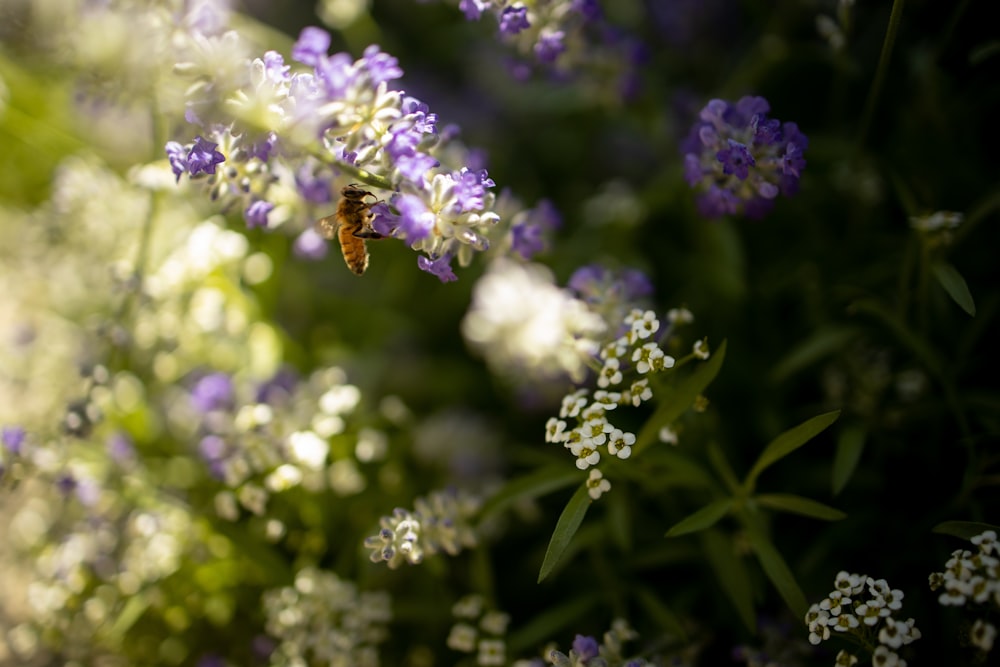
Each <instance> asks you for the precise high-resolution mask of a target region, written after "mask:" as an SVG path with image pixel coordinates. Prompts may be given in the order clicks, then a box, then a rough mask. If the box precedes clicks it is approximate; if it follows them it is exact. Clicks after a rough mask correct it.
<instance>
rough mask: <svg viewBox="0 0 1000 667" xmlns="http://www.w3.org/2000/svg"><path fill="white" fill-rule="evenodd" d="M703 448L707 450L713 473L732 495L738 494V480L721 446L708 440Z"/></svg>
mask: <svg viewBox="0 0 1000 667" xmlns="http://www.w3.org/2000/svg"><path fill="white" fill-rule="evenodd" d="M705 449H706V451H707V452H708V462H709V463H711V464H712V469H713V470H715V473H716V474H717V475H718V476H719V477H721V478H722V481H723V483H724V484H725V485H726V488H727V489H729V493H730V494H731V495H734V496H737V495H739V494H740V480H739V479H738V478H737V477H736V473H735V472H734V471H733V467H732V466H731V465H729V461H728V460H727V459H726V454H725V453H724V452H723V451H722V447H720V446H719V444H718V443H717V442H715V441H714V440H709V441H708V445H707V446H706V447H705Z"/></svg>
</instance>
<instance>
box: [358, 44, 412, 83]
mask: <svg viewBox="0 0 1000 667" xmlns="http://www.w3.org/2000/svg"><path fill="white" fill-rule="evenodd" d="M364 60H365V65H366V66H367V68H368V74H369V75H370V76H371V79H372V83H373V84H374V85H375V86H378V85H379V84H380V83H384V82H387V81H392V80H393V79H398V78H400V77H402V76H403V70H402V69H400V67H399V60H397V59H396V58H395V57H394V56H390V55H389V54H388V53H383V52H382V51H381V49H379V48H378V46H377V45H375V44H372V45H371V46H369V47H368V48H366V49H365V57H364Z"/></svg>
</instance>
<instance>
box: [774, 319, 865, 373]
mask: <svg viewBox="0 0 1000 667" xmlns="http://www.w3.org/2000/svg"><path fill="white" fill-rule="evenodd" d="M860 331H861V330H860V329H858V328H857V327H849V326H829V327H825V328H823V329H820V330H819V331H817V332H816V334H815V335H813V336H812V337H810V338H807V339H806V340H804V341H802V342H801V343H799V344H798V345H797V346H795V347H794V348H792V350H791V351H790V352H789V353H788V354H786V355H785V357H784V358H783V359H781V361H779V362H778V363H777V365H776V366H775V367H774V369H773V370H772V371H771V379H772V380H773V381H774V382H781V381H783V380H785V379H786V378H788V377H791V376H792V375H794V374H795V373H797V372H799V371H801V370H803V369H805V368H808V367H809V366H811V365H813V364H815V363H816V362H818V361H820V360H821V359H825V358H826V357H828V356H830V355H831V354H833V353H834V352H836V351H838V350H841V349H843V348H844V347H845V346H846V345H847V344H848V343H850V342H851V341H852V340H854V339H855V338H857V336H858V333H859V332H860Z"/></svg>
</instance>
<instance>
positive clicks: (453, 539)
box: [364, 490, 481, 569]
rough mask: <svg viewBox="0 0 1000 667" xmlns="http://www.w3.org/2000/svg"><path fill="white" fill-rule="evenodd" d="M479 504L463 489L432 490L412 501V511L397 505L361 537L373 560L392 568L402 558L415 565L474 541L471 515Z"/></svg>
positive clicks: (474, 543) (400, 561) (456, 551)
mask: <svg viewBox="0 0 1000 667" xmlns="http://www.w3.org/2000/svg"><path fill="white" fill-rule="evenodd" d="M480 505H481V501H480V498H479V497H478V496H474V495H471V494H469V493H466V492H464V491H456V490H446V491H435V492H433V493H431V494H430V495H428V496H427V497H426V498H423V497H421V498H417V499H416V500H415V501H414V509H413V511H410V510H406V509H403V508H401V507H397V508H396V509H395V510H394V511H393V513H392V515H391V516H384V517H382V518H381V520H380V521H379V526H380V528H379V531H378V532H377V533H376V534H375V535H371V536H369V537H366V538H365V542H364V545H365V548H366V549H371V550H372V553H371V554H370V555H369V558H370V559H371V561H372V562H373V563H381V562H384V563H386V564H387V565H388V566H389V568H390V569H396V568H397V567H399V566H400V565H402V564H403V563H404V562H407V563H410V564H411V565H417V564H419V563H421V562H423V560H424V557H425V556H433V555H434V554H437V553H440V552H442V551H443V552H445V553H447V554H448V555H450V556H454V555H456V554H458V553H459V552H460V551H461V550H462V549H463V548H466V549H468V548H472V547H475V546H476V545H477V544H478V540H477V539H476V533H475V531H474V530H473V528H472V525H471V519H472V517H474V516H475V515H476V513H477V512H478V511H479V507H480Z"/></svg>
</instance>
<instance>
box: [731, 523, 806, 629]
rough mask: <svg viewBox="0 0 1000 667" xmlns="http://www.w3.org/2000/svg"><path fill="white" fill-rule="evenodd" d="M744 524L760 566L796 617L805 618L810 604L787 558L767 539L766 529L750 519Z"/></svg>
mask: <svg viewBox="0 0 1000 667" xmlns="http://www.w3.org/2000/svg"><path fill="white" fill-rule="evenodd" d="M744 526H745V527H746V529H747V531H746V535H747V539H748V540H750V546H751V548H752V549H753V552H754V554H755V555H756V556H757V560H758V561H759V562H760V566H761V567H762V568H763V569H764V574H766V575H767V578H768V579H770V580H771V583H772V584H774V587H775V588H776V589H778V593H779V594H780V595H781V598H782V599H783V600H784V601H785V604H787V605H788V608H789V609H791V610H792V613H793V614H794V615H795V617H796V618H803V617H804V616H805V615H806V609H807V608H808V606H809V605H808V604H807V603H806V596H805V593H803V592H802V589H801V588H800V587H799V584H798V582H797V581H795V576H794V575H793V574H792V571H791V569H790V568H789V567H788V565H787V564H786V563H785V559H784V558H782V557H781V554H780V553H778V550H777V549H776V548H775V547H774V545H773V544H772V543H771V541H770V540H769V539H767V537H766V536H765V535H764V531H762V530H760V529H759V527H758V526H756V525H754V522H752V521H750V520H749V519H748V520H747V521H746V523H745V524H744Z"/></svg>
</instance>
